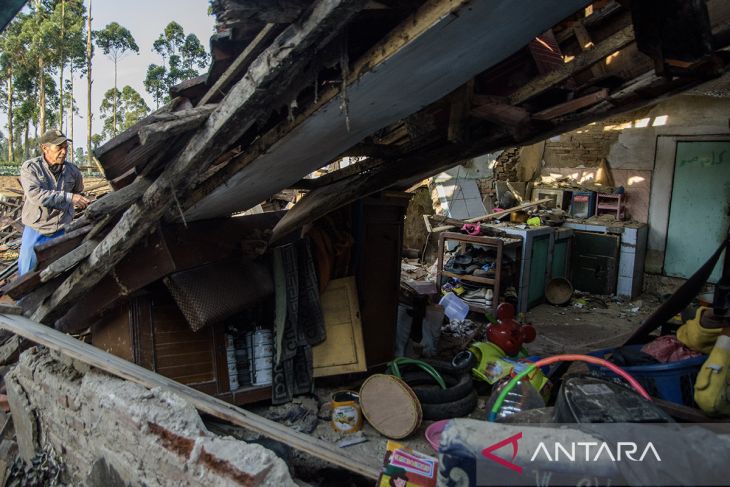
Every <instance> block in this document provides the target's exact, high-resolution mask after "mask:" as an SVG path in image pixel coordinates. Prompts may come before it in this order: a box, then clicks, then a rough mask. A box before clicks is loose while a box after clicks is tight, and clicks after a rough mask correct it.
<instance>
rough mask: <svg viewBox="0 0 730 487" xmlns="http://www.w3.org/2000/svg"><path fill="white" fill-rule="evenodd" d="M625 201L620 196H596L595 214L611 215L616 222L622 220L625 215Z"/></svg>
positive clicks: (599, 194)
mask: <svg viewBox="0 0 730 487" xmlns="http://www.w3.org/2000/svg"><path fill="white" fill-rule="evenodd" d="M625 206H626V204H625V199H624V195H622V194H601V193H598V194H596V213H595V216H599V215H613V216H615V217H616V220H623V219H624V213H625V211H624V210H625Z"/></svg>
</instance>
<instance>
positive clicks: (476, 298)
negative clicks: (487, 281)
mask: <svg viewBox="0 0 730 487" xmlns="http://www.w3.org/2000/svg"><path fill="white" fill-rule="evenodd" d="M486 290H487V288H484V287H479V288H476V289H472V290H471V291H467V292H465V293H464V294H462V295H461V299H463V300H464V301H466V302H467V303H472V304H478V305H482V304H484V297H485V293H486Z"/></svg>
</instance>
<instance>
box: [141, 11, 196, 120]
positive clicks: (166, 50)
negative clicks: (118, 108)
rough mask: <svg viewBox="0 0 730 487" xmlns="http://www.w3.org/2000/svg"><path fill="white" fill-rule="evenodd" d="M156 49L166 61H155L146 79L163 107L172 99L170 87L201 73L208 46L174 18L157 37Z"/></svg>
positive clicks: (146, 86)
mask: <svg viewBox="0 0 730 487" xmlns="http://www.w3.org/2000/svg"><path fill="white" fill-rule="evenodd" d="M152 50H153V51H154V52H156V53H157V54H159V55H160V57H161V58H162V65H157V64H151V65H150V66H149V67H148V68H147V76H146V78H145V80H144V86H145V90H147V92H148V93H149V94H150V95H152V97H153V98H154V99H155V103H156V104H157V106H158V107H159V105H160V102H167V101H168V100H169V92H170V88H172V87H173V86H175V85H176V84H178V83H180V82H181V81H184V80H186V79H190V78H194V77H196V76H198V75H199V74H200V73H199V71H198V70H199V69H204V68H205V67H206V66H207V64H208V55H207V53H206V52H205V48H204V47H203V45H202V44H201V43H200V40H199V39H198V37H197V36H196V35H195V34H188V35H185V31H184V30H183V28H182V26H180V24H178V23H177V22H170V23H169V24H167V26H166V27H165V29H164V31H163V32H162V34H160V36H159V37H158V38H157V40H155V42H154V43H153V45H152Z"/></svg>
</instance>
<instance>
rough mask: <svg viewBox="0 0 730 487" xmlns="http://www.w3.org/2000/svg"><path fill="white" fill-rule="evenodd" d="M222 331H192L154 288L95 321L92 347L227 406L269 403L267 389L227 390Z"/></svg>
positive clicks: (215, 328) (157, 287)
mask: <svg viewBox="0 0 730 487" xmlns="http://www.w3.org/2000/svg"><path fill="white" fill-rule="evenodd" d="M223 331H224V330H223V325H217V326H208V327H205V328H203V329H202V330H199V331H197V332H194V331H192V330H191V329H190V325H188V322H187V321H186V320H185V317H184V316H183V314H182V313H181V312H180V309H179V308H178V307H177V305H176V304H175V302H174V301H173V299H172V297H171V296H170V295H169V293H168V292H167V290H166V289H165V288H164V287H163V286H161V285H152V286H148V287H147V288H146V291H145V292H142V293H139V294H137V295H135V296H133V297H131V298H130V299H129V301H128V302H127V303H124V304H122V305H120V306H118V307H117V308H116V309H115V310H114V311H113V312H111V313H109V314H108V315H106V316H105V317H104V318H102V320H100V321H99V322H97V323H96V324H95V325H94V326H93V329H92V342H91V343H92V345H94V346H96V347H99V348H101V349H102V350H105V351H107V352H109V353H111V354H113V355H116V356H118V357H121V358H124V359H126V360H129V361H130V362H134V363H136V364H137V365H140V366H142V367H145V368H147V369H149V370H152V371H154V372H157V373H158V374H161V375H164V376H165V377H169V378H170V379H173V380H176V381H178V382H180V383H182V384H185V385H188V386H190V387H193V388H195V389H198V390H199V391H201V392H204V393H206V394H210V395H214V396H217V397H219V398H221V399H223V400H225V401H229V402H233V403H235V404H245V403H250V402H255V401H261V400H265V399H270V398H271V388H270V387H249V388H246V389H239V390H237V391H230V390H229V383H228V368H227V362H226V350H225V343H224V337H223Z"/></svg>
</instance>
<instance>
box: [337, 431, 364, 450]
mask: <svg viewBox="0 0 730 487" xmlns="http://www.w3.org/2000/svg"><path fill="white" fill-rule="evenodd" d="M366 441H368V439H367V438H366V437H365V435H364V434H363V432H362V431H358V432H357V433H354V434H351V435H346V436H345V437H344V438H342V439H341V440H339V441H337V442H336V443H335V445H337V446H339V447H340V448H346V447H348V446H352V445H358V444H360V443H365V442H366Z"/></svg>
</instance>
